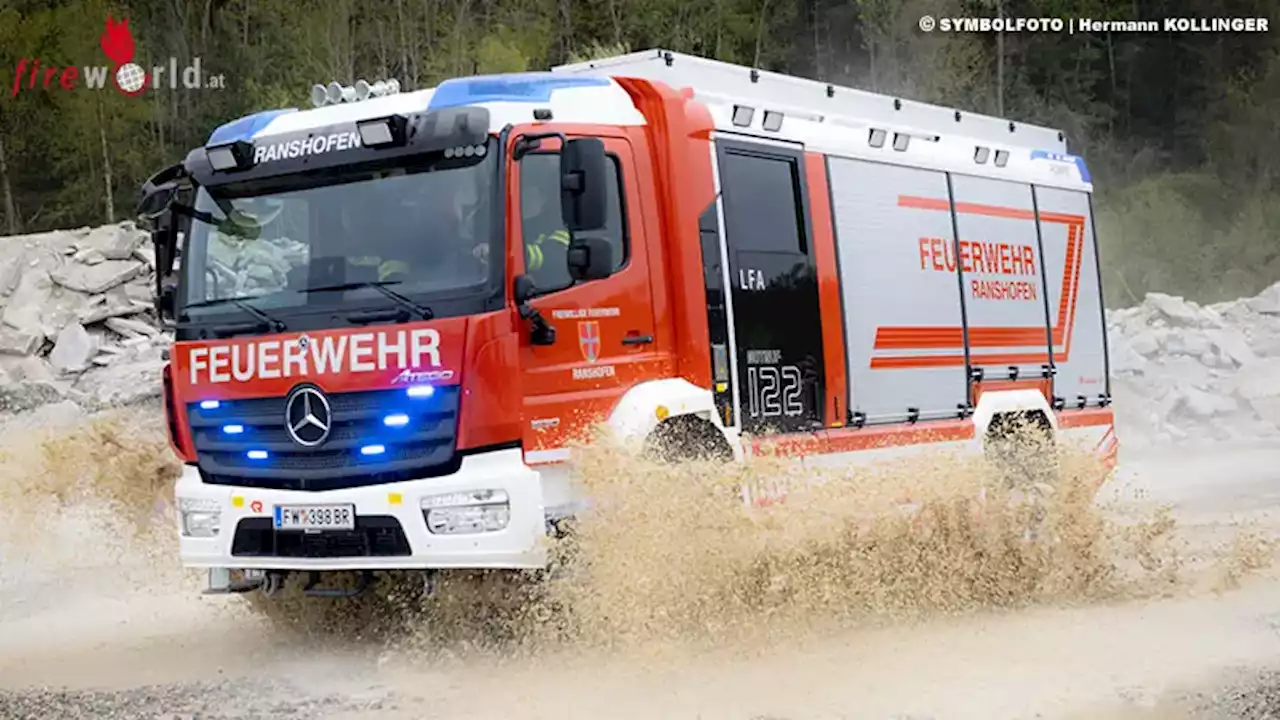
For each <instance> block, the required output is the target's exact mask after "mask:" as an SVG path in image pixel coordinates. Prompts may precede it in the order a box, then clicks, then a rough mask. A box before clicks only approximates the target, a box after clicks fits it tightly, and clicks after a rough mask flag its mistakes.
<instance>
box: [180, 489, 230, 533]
mask: <svg viewBox="0 0 1280 720" xmlns="http://www.w3.org/2000/svg"><path fill="white" fill-rule="evenodd" d="M178 523H179V526H180V529H181V531H182V535H183V537H194V538H211V537H217V536H218V531H220V530H221V529H222V505H221V504H220V503H218V501H216V500H197V499H193V498H183V499H181V500H179V501H178Z"/></svg>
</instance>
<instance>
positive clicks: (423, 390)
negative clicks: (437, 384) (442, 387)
mask: <svg viewBox="0 0 1280 720" xmlns="http://www.w3.org/2000/svg"><path fill="white" fill-rule="evenodd" d="M405 394H406V395H408V396H409V397H411V398H429V397H431V396H432V395H435V394H436V389H435V388H434V387H432V386H430V385H414V386H413V387H411V388H409V389H408V390H406V391H405Z"/></svg>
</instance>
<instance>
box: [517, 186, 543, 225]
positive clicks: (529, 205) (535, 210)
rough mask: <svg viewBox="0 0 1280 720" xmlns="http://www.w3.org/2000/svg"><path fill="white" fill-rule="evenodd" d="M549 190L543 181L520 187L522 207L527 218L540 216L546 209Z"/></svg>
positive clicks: (522, 212) (522, 211)
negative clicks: (543, 184)
mask: <svg viewBox="0 0 1280 720" xmlns="http://www.w3.org/2000/svg"><path fill="white" fill-rule="evenodd" d="M546 207H547V191H546V190H545V189H544V188H543V187H542V184H541V183H537V182H532V183H527V184H524V185H522V186H521V188H520V209H521V214H522V215H524V217H525V219H526V220H527V219H530V218H535V217H538V216H539V215H541V214H542V213H543V211H544V210H546Z"/></svg>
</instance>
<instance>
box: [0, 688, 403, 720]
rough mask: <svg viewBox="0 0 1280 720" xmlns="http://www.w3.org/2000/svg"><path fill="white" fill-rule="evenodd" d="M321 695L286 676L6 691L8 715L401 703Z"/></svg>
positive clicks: (75, 717) (347, 711)
mask: <svg viewBox="0 0 1280 720" xmlns="http://www.w3.org/2000/svg"><path fill="white" fill-rule="evenodd" d="M372 695H373V696H371V697H364V698H352V697H343V696H338V695H318V694H316V693H314V692H313V691H309V690H306V689H303V688H299V687H295V686H292V685H290V684H289V683H287V682H281V681H244V680H236V681H223V682H217V683H182V684H174V685H154V686H144V687H138V688H130V689H127V690H61V689H56V688H40V689H29V690H20V691H0V718H3V719H4V720H62V719H63V718H65V719H67V720H79V719H80V718H84V719H85V720H90V719H92V720H274V719H275V718H281V719H282V720H287V719H289V718H295V719H298V720H301V719H303V718H306V719H307V720H312V719H317V720H318V719H320V718H326V717H333V716H335V715H341V716H342V717H344V718H358V717H365V716H370V717H377V716H378V715H380V714H382V713H384V712H389V711H390V712H394V711H395V710H397V709H398V708H397V707H396V705H395V703H393V702H391V701H390V700H389V699H388V698H387V697H385V696H383V695H382V694H381V693H373V694H372Z"/></svg>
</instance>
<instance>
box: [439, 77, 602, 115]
mask: <svg viewBox="0 0 1280 720" xmlns="http://www.w3.org/2000/svg"><path fill="white" fill-rule="evenodd" d="M608 86H609V79H608V78H597V77H583V76H580V75H561V74H559V73H550V72H541V73H514V74H510V75H485V76H481V77H469V78H454V79H452V80H445V81H444V82H442V83H440V85H439V86H438V87H437V88H436V90H435V92H434V93H432V95H431V100H430V101H429V102H428V103H427V110H440V109H442V108H451V107H459V106H461V105H477V104H479V103H487V102H541V103H545V102H549V101H550V100H551V93H553V92H555V91H556V90H567V89H569V88H580V87H608Z"/></svg>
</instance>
